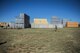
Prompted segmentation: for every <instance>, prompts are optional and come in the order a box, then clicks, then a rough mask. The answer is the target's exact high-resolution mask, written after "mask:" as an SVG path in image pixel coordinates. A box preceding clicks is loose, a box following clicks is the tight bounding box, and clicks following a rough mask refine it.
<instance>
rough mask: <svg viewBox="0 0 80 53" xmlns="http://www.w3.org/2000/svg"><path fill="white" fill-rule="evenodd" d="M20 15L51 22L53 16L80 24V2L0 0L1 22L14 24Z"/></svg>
mask: <svg viewBox="0 0 80 53" xmlns="http://www.w3.org/2000/svg"><path fill="white" fill-rule="evenodd" d="M20 13H26V14H28V15H29V16H30V21H31V22H33V19H34V18H47V19H48V21H49V22H50V20H51V17H52V16H57V17H59V18H60V19H70V20H71V21H74V22H80V1H79V0H0V22H14V21H15V17H16V16H18V15H19V14H20Z"/></svg>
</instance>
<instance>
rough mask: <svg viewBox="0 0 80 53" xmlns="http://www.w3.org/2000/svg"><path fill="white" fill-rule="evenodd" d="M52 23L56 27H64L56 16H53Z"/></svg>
mask: <svg viewBox="0 0 80 53" xmlns="http://www.w3.org/2000/svg"><path fill="white" fill-rule="evenodd" d="M51 24H52V25H53V28H55V26H57V27H58V28H63V24H62V23H61V20H60V19H59V18H58V17H56V16H53V17H52V18H51Z"/></svg>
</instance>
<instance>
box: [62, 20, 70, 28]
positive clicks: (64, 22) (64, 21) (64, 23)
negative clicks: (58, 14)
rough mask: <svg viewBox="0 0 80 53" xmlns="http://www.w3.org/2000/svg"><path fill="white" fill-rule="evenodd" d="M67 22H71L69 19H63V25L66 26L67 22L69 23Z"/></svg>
mask: <svg viewBox="0 0 80 53" xmlns="http://www.w3.org/2000/svg"><path fill="white" fill-rule="evenodd" d="M67 22H69V20H68V19H63V20H62V24H63V27H66V23H67Z"/></svg>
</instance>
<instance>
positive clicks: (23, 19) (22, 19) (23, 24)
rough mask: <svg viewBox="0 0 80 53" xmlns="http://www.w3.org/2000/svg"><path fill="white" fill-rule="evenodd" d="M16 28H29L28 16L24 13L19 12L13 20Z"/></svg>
mask: <svg viewBox="0 0 80 53" xmlns="http://www.w3.org/2000/svg"><path fill="white" fill-rule="evenodd" d="M15 27H16V28H30V27H31V26H30V17H29V16H28V15H26V14H24V13H21V14H20V16H18V17H17V18H16V21H15Z"/></svg>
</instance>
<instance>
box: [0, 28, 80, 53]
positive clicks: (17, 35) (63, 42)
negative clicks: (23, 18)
mask: <svg viewBox="0 0 80 53" xmlns="http://www.w3.org/2000/svg"><path fill="white" fill-rule="evenodd" d="M0 41H7V43H6V44H3V45H1V46H0V47H1V51H2V52H3V51H4V52H3V53H80V46H79V44H80V43H79V41H80V28H63V29H59V30H58V31H56V32H55V31H54V29H1V30H0Z"/></svg>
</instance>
